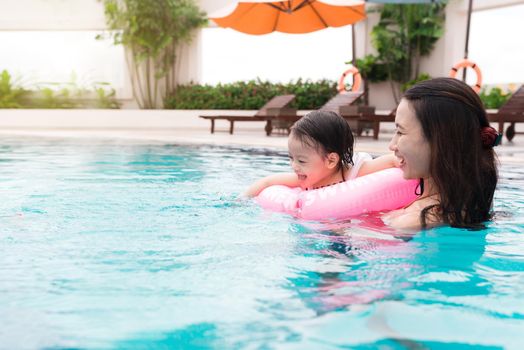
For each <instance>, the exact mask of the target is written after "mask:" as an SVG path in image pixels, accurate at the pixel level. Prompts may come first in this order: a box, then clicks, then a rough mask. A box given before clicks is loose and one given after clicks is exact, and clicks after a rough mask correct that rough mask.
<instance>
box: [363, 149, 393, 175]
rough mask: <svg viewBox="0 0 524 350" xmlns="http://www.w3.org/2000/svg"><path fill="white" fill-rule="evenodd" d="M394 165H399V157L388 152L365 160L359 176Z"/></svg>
mask: <svg viewBox="0 0 524 350" xmlns="http://www.w3.org/2000/svg"><path fill="white" fill-rule="evenodd" d="M394 167H398V160H397V157H395V155H394V154H387V155H385V156H380V157H378V158H375V159H372V160H368V161H366V162H364V164H362V166H361V167H360V169H359V171H358V175H357V177H358V176H364V175H367V174H371V173H374V172H377V171H380V170H384V169H388V168H394Z"/></svg>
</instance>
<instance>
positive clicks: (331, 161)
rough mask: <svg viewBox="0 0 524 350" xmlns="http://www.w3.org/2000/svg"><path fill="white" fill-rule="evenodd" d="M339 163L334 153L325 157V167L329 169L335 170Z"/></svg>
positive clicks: (338, 158) (337, 156)
mask: <svg viewBox="0 0 524 350" xmlns="http://www.w3.org/2000/svg"><path fill="white" fill-rule="evenodd" d="M339 162H340V156H339V155H338V154H337V153H335V152H331V153H328V155H327V156H326V165H327V167H328V168H329V169H334V168H336V167H337V166H338V163H339Z"/></svg>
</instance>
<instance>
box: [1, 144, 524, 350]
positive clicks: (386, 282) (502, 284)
mask: <svg viewBox="0 0 524 350" xmlns="http://www.w3.org/2000/svg"><path fill="white" fill-rule="evenodd" d="M0 161H1V162H0V184H1V191H2V201H1V202H0V213H1V215H2V224H1V225H0V256H1V258H0V259H1V260H0V261H1V263H0V291H1V293H0V315H1V317H0V348H1V349H64V348H68V349H70V348H74V349H168V348H169V349H173V348H184V349H186V348H197V349H206V348H217V349H236V348H268V349H269V348H285V349H335V348H351V349H371V348H377V347H381V348H384V349H422V348H431V349H439V348H445V349H456V348H476V347H479V348H501V347H504V348H508V349H521V348H523V347H524V302H522V300H524V236H523V231H524V180H523V179H524V176H523V175H524V171H523V170H522V169H521V168H519V167H517V166H503V167H502V169H501V176H502V180H501V182H500V185H499V189H498V191H497V193H496V201H495V210H496V212H497V217H496V219H495V221H494V222H492V223H490V224H489V228H488V229H486V230H483V231H477V232H471V231H465V230H459V229H451V228H439V229H435V230H429V231H425V232H421V233H419V234H417V235H416V236H414V237H412V238H410V237H409V236H405V235H402V234H399V233H395V232H393V231H391V230H388V229H386V228H384V227H381V226H380V222H378V221H377V220H376V219H375V218H373V217H364V218H362V219H360V220H355V221H354V222H352V223H349V224H348V223H339V224H337V225H330V226H329V227H328V226H326V225H322V224H318V223H308V222H300V221H297V220H295V219H293V218H290V217H288V216H286V215H281V214H274V213H269V212H264V211H263V210H261V209H260V208H258V207H257V206H256V205H254V204H253V203H250V202H248V203H246V202H242V201H238V200H237V199H236V196H237V194H238V193H239V192H241V191H242V190H243V189H245V187H246V186H247V185H248V184H250V183H251V182H252V181H253V180H254V179H257V178H259V177H261V176H264V175H266V174H269V173H271V172H274V171H283V170H287V169H288V164H287V158H286V155H285V154H282V153H278V152H277V153H275V152H273V151H268V150H260V149H251V150H240V149H234V148H217V147H209V146H201V147H189V146H175V145H147V144H129V143H122V142H108V141H89V142H87V141H86V142H83V141H78V140H76V141H74V140H71V141H67V140H39V139H37V140H35V139H31V140H29V139H28V140H20V139H18V140H17V139H13V140H9V139H4V140H3V141H2V143H1V147H0Z"/></svg>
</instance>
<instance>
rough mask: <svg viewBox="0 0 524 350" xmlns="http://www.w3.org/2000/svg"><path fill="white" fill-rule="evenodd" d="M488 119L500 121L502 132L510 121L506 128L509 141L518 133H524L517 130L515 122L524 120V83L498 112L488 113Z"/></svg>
mask: <svg viewBox="0 0 524 350" xmlns="http://www.w3.org/2000/svg"><path fill="white" fill-rule="evenodd" d="M488 119H489V121H490V122H493V123H498V125H499V127H498V129H499V132H500V133H503V132H504V123H510V126H509V127H508V128H507V129H506V138H507V139H508V141H511V140H513V137H515V135H516V134H524V133H523V132H516V131H515V124H516V123H523V122H524V85H523V86H521V87H520V88H519V89H518V90H517V91H515V93H513V95H512V96H511V97H510V99H509V100H508V101H507V102H506V103H505V104H504V105H503V106H502V107H500V108H499V110H498V111H497V112H496V113H488Z"/></svg>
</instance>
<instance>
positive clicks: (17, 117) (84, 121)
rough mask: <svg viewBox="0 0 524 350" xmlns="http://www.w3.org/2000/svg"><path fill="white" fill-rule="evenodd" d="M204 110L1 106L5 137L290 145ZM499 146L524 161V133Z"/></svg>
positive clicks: (505, 159) (363, 145)
mask: <svg viewBox="0 0 524 350" xmlns="http://www.w3.org/2000/svg"><path fill="white" fill-rule="evenodd" d="M221 112H222V113H223V111H221ZM228 112H232V113H235V112H236V113H238V112H239V111H228ZM203 113H207V114H209V113H210V111H165V110H160V111H157V110H155V111H147V110H146V111H143V110H142V111H137V110H0V137H3V138H5V137H46V138H61V139H63V138H77V139H78V138H80V139H107V140H113V141H114V140H121V141H133V142H140V143H177V144H210V145H220V146H235V147H243V146H245V147H263V148H270V149H278V150H285V149H286V148H287V135H285V134H273V135H272V136H269V137H268V136H266V134H265V131H264V122H260V123H259V122H251V123H239V124H238V126H235V134H233V135H230V134H229V133H228V132H227V131H228V126H227V125H226V124H224V125H221V124H218V123H217V131H216V132H215V133H214V134H210V132H209V122H208V121H206V120H201V119H200V118H198V115H199V114H203ZM241 113H245V111H241ZM493 126H494V127H496V125H493ZM370 135H371V132H370ZM392 136H393V124H392V123H382V124H381V131H380V135H379V139H378V140H373V138H372V137H358V138H357V140H356V146H355V149H356V151H360V152H368V153H371V154H373V155H380V154H384V153H387V152H388V143H389V141H390V140H391V137H392ZM496 150H497V154H498V156H499V159H500V161H501V162H502V163H519V164H524V135H517V136H515V138H514V139H513V141H512V142H508V141H507V140H504V141H503V144H502V145H501V146H499V147H497V148H496Z"/></svg>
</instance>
